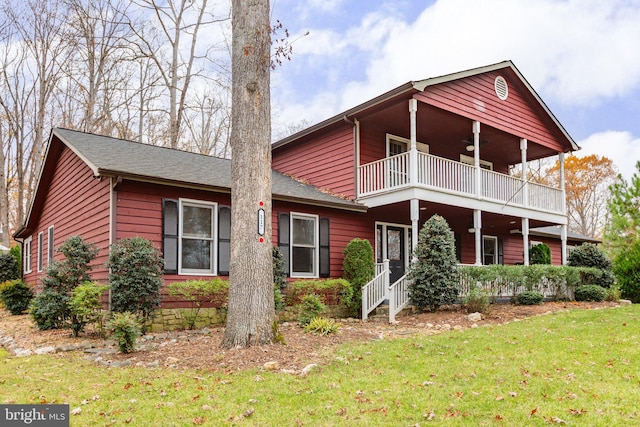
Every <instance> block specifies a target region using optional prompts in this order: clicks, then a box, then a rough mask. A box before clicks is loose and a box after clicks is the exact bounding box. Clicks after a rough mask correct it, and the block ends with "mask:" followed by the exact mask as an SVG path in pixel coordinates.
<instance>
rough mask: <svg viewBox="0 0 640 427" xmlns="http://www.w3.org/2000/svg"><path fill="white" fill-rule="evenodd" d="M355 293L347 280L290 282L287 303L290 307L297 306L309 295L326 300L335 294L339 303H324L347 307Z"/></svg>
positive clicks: (325, 301)
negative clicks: (315, 295)
mask: <svg viewBox="0 0 640 427" xmlns="http://www.w3.org/2000/svg"><path fill="white" fill-rule="evenodd" d="M353 292H354V290H353V288H352V286H351V283H349V282H348V281H347V280H345V279H325V280H296V281H295V282H290V283H289V286H288V287H287V302H288V304H289V305H295V304H296V303H298V302H300V301H302V298H303V297H304V296H305V295H308V294H317V295H318V296H320V297H322V296H324V297H325V298H326V297H329V296H330V295H331V294H335V295H336V296H337V297H338V300H339V301H335V302H334V301H327V300H326V299H325V300H323V303H325V304H327V305H335V304H337V303H340V304H342V305H344V306H346V305H347V302H348V301H351V300H352V298H353Z"/></svg>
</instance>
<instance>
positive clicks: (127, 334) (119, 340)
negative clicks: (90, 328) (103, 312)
mask: <svg viewBox="0 0 640 427" xmlns="http://www.w3.org/2000/svg"><path fill="white" fill-rule="evenodd" d="M109 328H110V329H111V330H112V333H113V340H114V341H115V342H116V344H118V348H119V349H120V351H121V352H123V353H133V352H134V351H135V348H136V338H138V337H139V336H140V326H139V324H138V319H137V318H136V316H135V315H133V314H132V313H128V312H124V313H114V314H113V317H112V318H111V320H110V321H109Z"/></svg>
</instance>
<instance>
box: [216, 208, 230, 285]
mask: <svg viewBox="0 0 640 427" xmlns="http://www.w3.org/2000/svg"><path fill="white" fill-rule="evenodd" d="M230 258H231V208H230V207H229V206H220V207H219V208H218V274H219V275H221V276H228V275H229V260H230Z"/></svg>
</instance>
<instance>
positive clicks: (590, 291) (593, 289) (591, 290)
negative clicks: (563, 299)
mask: <svg viewBox="0 0 640 427" xmlns="http://www.w3.org/2000/svg"><path fill="white" fill-rule="evenodd" d="M574 297H575V299H576V301H595V302H600V301H604V299H605V298H606V297H607V290H606V289H605V288H603V287H602V286H598V285H584V286H579V287H578V288H577V289H576V290H575V293H574Z"/></svg>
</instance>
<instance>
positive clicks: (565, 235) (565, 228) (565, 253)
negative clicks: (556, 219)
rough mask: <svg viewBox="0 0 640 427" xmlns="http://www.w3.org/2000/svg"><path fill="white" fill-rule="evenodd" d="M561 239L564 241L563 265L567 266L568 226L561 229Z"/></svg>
mask: <svg viewBox="0 0 640 427" xmlns="http://www.w3.org/2000/svg"><path fill="white" fill-rule="evenodd" d="M560 239H561V240H562V250H561V251H562V265H567V225H566V224H564V225H563V226H562V227H560Z"/></svg>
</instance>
